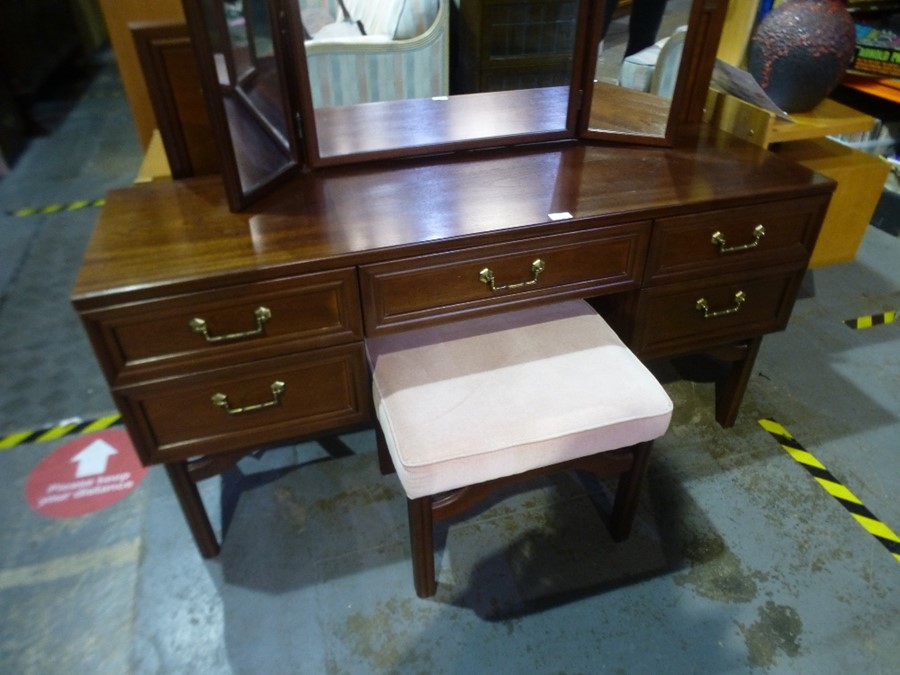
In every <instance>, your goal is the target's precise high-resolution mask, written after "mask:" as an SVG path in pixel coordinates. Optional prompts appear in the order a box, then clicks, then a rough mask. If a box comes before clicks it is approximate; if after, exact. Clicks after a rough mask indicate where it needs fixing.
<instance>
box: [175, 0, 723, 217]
mask: <svg viewBox="0 0 900 675" xmlns="http://www.w3.org/2000/svg"><path fill="white" fill-rule="evenodd" d="M184 5H185V14H186V16H187V21H188V28H189V31H190V34H191V39H192V42H193V43H194V46H195V51H196V54H197V58H198V65H199V68H200V74H201V78H202V81H203V87H204V94H205V97H206V100H207V105H208V107H209V112H210V118H211V120H212V124H213V127H214V131H215V133H216V136H217V141H218V145H219V148H220V153H221V159H222V167H223V169H222V174H223V179H224V181H225V187H226V191H227V193H228V198H229V204H230V206H231V208H232V209H233V210H236V211H237V210H241V209H243V208H245V207H247V206H248V205H249V204H250V203H252V202H253V201H255V200H256V199H258V198H259V197H260V196H262V195H263V194H264V193H266V192H267V191H268V190H270V189H271V188H272V187H274V186H276V185H278V184H279V183H280V182H282V180H283V179H285V178H287V177H288V176H290V175H292V174H293V173H294V172H295V171H296V170H300V169H316V168H320V167H326V166H333V165H338V164H348V163H354V162H364V161H371V160H378V159H392V158H401V157H413V156H422V155H429V154H437V153H448V152H455V151H460V150H473V149H479V148H489V147H499V146H512V145H522V144H527V143H538V142H547V141H563V140H566V139H574V138H579V137H580V138H587V139H596V140H600V141H603V142H623V143H629V144H653V145H673V144H675V143H677V141H678V138H679V134H680V132H681V130H682V129H684V128H686V126H688V125H691V124H695V123H699V121H700V119H701V117H702V106H703V103H704V101H705V98H706V89H707V87H708V85H709V79H710V74H711V72H712V68H713V64H714V60H715V52H716V47H717V44H718V38H719V33H720V32H721V29H722V24H723V21H724V17H725V12H726V10H727V5H728V2H727V0H631V1H628V0H618V1H616V0H184ZM660 40H663V41H665V43H664V44H660V43H659V42H658V41H660ZM626 52H627V54H626Z"/></svg>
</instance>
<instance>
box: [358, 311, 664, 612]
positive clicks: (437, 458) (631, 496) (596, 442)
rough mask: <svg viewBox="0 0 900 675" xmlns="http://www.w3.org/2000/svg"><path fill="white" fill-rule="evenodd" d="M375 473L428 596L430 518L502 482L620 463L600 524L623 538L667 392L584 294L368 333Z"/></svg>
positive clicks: (422, 593) (452, 511) (606, 469)
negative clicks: (397, 488) (393, 492)
mask: <svg viewBox="0 0 900 675" xmlns="http://www.w3.org/2000/svg"><path fill="white" fill-rule="evenodd" d="M366 347H367V351H368V356H369V361H370V364H371V367H372V389H373V399H374V405H375V413H376V418H377V421H378V424H377V425H376V431H377V436H378V454H379V462H380V465H381V469H382V472H383V473H388V472H391V471H393V470H396V473H397V475H398V477H399V479H400V483H401V484H402V486H403V489H404V491H405V492H406V497H407V507H408V512H409V533H410V545H411V549H412V562H413V578H414V582H415V589H416V593H417V594H418V596H419V597H423V598H424V597H429V596H432V595H434V593H435V591H436V588H437V582H436V580H435V573H434V531H433V523H434V521H435V520H443V519H446V518H450V517H453V516H455V515H457V514H459V513H462V512H463V511H465V510H466V509H468V508H469V507H471V506H472V505H474V504H475V503H477V502H478V501H480V500H481V499H483V498H484V497H486V496H487V495H488V494H490V493H491V492H492V491H494V490H496V489H497V488H499V487H503V486H505V485H508V484H510V483H512V482H517V481H521V480H525V479H529V478H532V477H534V476H537V475H544V474H549V473H553V472H558V471H563V470H569V469H578V470H587V471H591V472H594V473H598V474H618V475H619V480H618V485H617V488H616V496H615V501H614V505H613V509H612V514H611V516H610V518H609V522H608V528H609V531H610V533H611V534H612V536H613V538H614V539H616V540H617V541H620V540H622V539H625V538H627V536H628V534H629V533H630V530H631V524H632V521H633V520H634V514H635V511H636V509H637V502H638V495H639V492H640V485H641V482H642V479H643V476H644V473H645V469H646V466H647V460H648V458H649V454H650V449H651V446H652V442H653V439H655V438H658V437H660V436H662V435H663V434H664V433H665V432H666V429H667V428H668V426H669V421H670V419H671V416H672V401H671V400H670V399H669V397H668V395H667V394H666V392H665V390H664V389H663V388H662V386H661V385H660V384H659V383H658V382H657V381H656V379H655V378H654V377H653V376H652V375H651V374H650V372H649V371H648V370H647V369H646V368H645V367H644V366H643V365H642V364H641V363H640V361H638V359H637V357H635V356H634V354H632V353H631V351H629V350H628V348H627V347H625V345H624V344H622V342H621V340H619V338H618V336H616V334H615V333H614V332H613V331H612V329H611V328H610V327H609V326H608V325H607V324H606V322H605V321H604V320H603V319H602V318H601V317H600V316H599V315H598V314H597V313H596V312H594V310H593V309H592V308H591V307H590V305H588V304H587V303H586V302H583V301H581V300H574V301H566V302H559V303H555V304H549V305H543V306H539V307H533V308H529V309H526V310H516V311H510V312H504V313H499V314H493V315H489V316H484V317H478V318H474V319H466V320H461V321H455V322H452V323H446V324H441V325H437V326H429V327H426V328H421V329H414V330H409V331H404V332H400V333H394V334H389V335H386V336H379V337H375V338H370V339H368V340H367V341H366Z"/></svg>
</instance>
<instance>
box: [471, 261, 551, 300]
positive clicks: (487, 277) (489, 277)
mask: <svg viewBox="0 0 900 675" xmlns="http://www.w3.org/2000/svg"><path fill="white" fill-rule="evenodd" d="M546 267H547V264H546V263H545V262H544V261H543V260H541V259H540V258H538V259H537V260H535V261H534V262H533V263H531V278H530V279H529V280H528V281H520V282H519V283H517V284H506V285H504V286H498V285H497V284H496V283H495V280H494V272H493V270H491V268H490V267H485V268H484V269H483V270H481V272H479V273H478V280H479V281H480V282H481V283H483V284H487V285H488V286H490V287H491V292H492V293H496V292H497V291H509V290H512V289H514V288H522V287H523V286H534V285H535V284H536V283H537V281H538V277H539V276H541V272H543V271H544V269H545V268H546Z"/></svg>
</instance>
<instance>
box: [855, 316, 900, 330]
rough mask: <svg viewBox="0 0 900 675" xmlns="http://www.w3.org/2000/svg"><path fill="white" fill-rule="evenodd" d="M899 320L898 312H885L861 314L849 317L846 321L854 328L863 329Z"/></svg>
mask: <svg viewBox="0 0 900 675" xmlns="http://www.w3.org/2000/svg"><path fill="white" fill-rule="evenodd" d="M896 320H897V312H895V311H890V312H883V313H882V314H871V315H869V316H860V317H858V318H856V319H847V320H846V321H844V323H845V324H846V325H848V326H850V328H852V329H853V330H863V329H865V328H871V327H872V326H881V325H883V324H886V323H894V321H896Z"/></svg>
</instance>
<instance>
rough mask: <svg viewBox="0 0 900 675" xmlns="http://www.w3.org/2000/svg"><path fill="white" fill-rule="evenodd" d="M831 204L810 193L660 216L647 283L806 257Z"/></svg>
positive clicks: (803, 259)
mask: <svg viewBox="0 0 900 675" xmlns="http://www.w3.org/2000/svg"><path fill="white" fill-rule="evenodd" d="M827 206H828V199H827V198H823V197H810V198H805V199H793V200H789V201H777V202H766V203H762V204H757V205H753V206H745V207H738V208H731V209H720V210H717V211H709V212H706V213H698V214H689V215H685V216H675V217H672V218H660V219H659V220H658V221H657V222H656V224H655V227H654V230H653V237H652V239H651V241H650V252H649V255H648V258H647V267H646V271H645V276H644V280H645V283H646V284H648V285H650V284H659V283H663V282H669V281H677V280H682V279H699V278H701V277H708V276H709V275H710V274H711V273H715V274H721V273H725V272H734V271H739V270H749V269H756V268H759V267H760V266H762V265H774V264H778V263H784V262H789V261H794V262H798V263H801V262H805V261H806V260H808V258H809V255H810V254H811V252H812V249H813V247H814V246H815V243H816V235H817V234H818V231H819V226H820V224H821V222H822V218H823V216H824V214H825V209H826V208H827Z"/></svg>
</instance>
